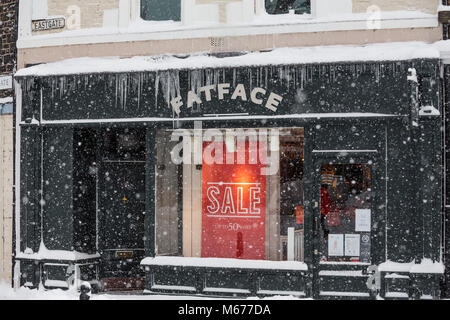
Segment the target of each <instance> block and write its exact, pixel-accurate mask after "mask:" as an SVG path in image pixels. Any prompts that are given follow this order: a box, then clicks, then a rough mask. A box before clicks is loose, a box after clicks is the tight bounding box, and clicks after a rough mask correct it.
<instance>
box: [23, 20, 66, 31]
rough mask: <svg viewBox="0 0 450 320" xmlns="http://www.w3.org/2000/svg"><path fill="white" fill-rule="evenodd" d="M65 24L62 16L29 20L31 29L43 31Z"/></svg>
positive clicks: (58, 27) (59, 27)
mask: <svg viewBox="0 0 450 320" xmlns="http://www.w3.org/2000/svg"><path fill="white" fill-rule="evenodd" d="M65 26H66V19H65V18H64V17H58V18H51V19H40V20H33V21H32V22H31V29H32V31H45V30H52V29H62V28H64V27H65Z"/></svg>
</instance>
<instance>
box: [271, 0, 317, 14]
mask: <svg viewBox="0 0 450 320" xmlns="http://www.w3.org/2000/svg"><path fill="white" fill-rule="evenodd" d="M265 1H266V11H267V13H269V14H284V13H289V10H294V12H295V13H296V14H302V13H310V12H311V1H310V0H265Z"/></svg>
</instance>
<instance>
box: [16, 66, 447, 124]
mask: <svg viewBox="0 0 450 320" xmlns="http://www.w3.org/2000/svg"><path fill="white" fill-rule="evenodd" d="M412 66H414V67H416V68H417V69H418V73H419V74H420V72H421V69H423V70H425V71H424V72H426V73H425V75H427V76H428V75H429V76H430V77H431V80H436V79H438V78H437V76H438V75H436V73H437V72H438V67H437V62H436V61H434V60H414V61H410V62H383V63H380V62H377V63H359V64H351V63H348V64H323V65H300V66H298V65H297V66H295V65H294V66H266V67H246V68H243V67H242V68H223V69H204V70H172V71H159V72H138V73H119V74H90V75H70V76H57V77H56V76H55V77H42V78H39V79H38V80H34V82H33V85H30V82H31V79H28V78H19V79H18V80H19V81H21V83H22V86H24V91H23V97H24V99H28V101H29V102H26V101H25V100H24V101H25V110H30V111H27V112H24V113H23V117H22V119H23V120H25V118H26V117H28V116H29V114H30V112H31V109H34V111H33V112H35V113H36V112H37V114H39V106H40V104H39V99H37V98H36V91H39V89H40V88H42V99H43V119H44V120H69V119H119V118H143V117H155V118H167V119H171V118H172V117H173V116H176V114H174V112H173V110H172V108H171V107H170V106H169V104H168V101H170V100H171V99H173V98H175V97H176V96H178V94H180V95H181V97H182V100H183V102H184V106H182V107H181V113H180V115H179V117H180V118H185V117H196V116H203V115H204V114H214V113H218V114H224V113H248V114H250V115H268V116H272V115H289V114H297V113H324V112H326V113H342V112H369V113H384V114H396V115H409V113H410V106H409V92H410V91H409V84H408V81H407V80H406V79H407V78H406V77H407V73H408V68H410V67H412ZM213 79H214V81H213ZM436 81H437V80H436ZM216 82H217V83H230V85H231V88H230V93H229V94H228V95H226V96H225V98H224V100H221V101H220V103H217V102H218V98H217V92H216V91H212V98H211V101H210V102H208V101H206V99H205V96H204V93H199V94H200V97H201V99H202V101H203V103H202V104H201V105H196V104H194V107H193V108H191V109H188V108H187V94H188V91H189V90H191V89H192V87H194V88H195V87H196V86H204V85H206V84H210V83H216ZM239 83H241V84H243V85H244V86H245V88H246V94H247V98H248V99H247V101H242V100H241V99H240V98H237V99H236V100H232V99H231V95H232V93H233V90H234V88H235V86H236V85H237V84H239ZM430 84H431V87H430V89H429V90H426V91H425V92H423V93H422V95H421V99H422V100H423V101H426V102H433V105H435V106H438V105H439V101H438V89H437V88H436V87H437V84H436V82H433V81H431V82H430ZM258 86H259V87H262V88H264V89H266V90H267V94H266V96H265V98H264V103H263V105H257V104H254V103H252V102H251V101H250V97H249V95H250V90H251V89H253V88H254V87H258ZM28 90H31V91H28ZM386 90H389V94H386ZM436 90H437V91H436ZM271 92H273V93H276V94H280V95H282V96H283V101H282V103H281V104H280V106H279V107H278V110H277V111H276V112H275V113H274V112H273V111H271V110H269V109H267V108H265V107H264V105H265V103H266V101H267V99H268V96H269V94H270V93H271ZM36 119H38V117H37V118H36Z"/></svg>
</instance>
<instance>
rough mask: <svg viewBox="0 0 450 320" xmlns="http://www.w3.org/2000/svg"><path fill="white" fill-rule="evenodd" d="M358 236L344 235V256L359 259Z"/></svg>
mask: <svg viewBox="0 0 450 320" xmlns="http://www.w3.org/2000/svg"><path fill="white" fill-rule="evenodd" d="M360 239H361V237H360V235H359V234H346V235H345V255H346V256H347V257H359V244H360Z"/></svg>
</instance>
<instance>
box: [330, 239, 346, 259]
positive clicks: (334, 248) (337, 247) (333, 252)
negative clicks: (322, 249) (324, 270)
mask: <svg viewBox="0 0 450 320" xmlns="http://www.w3.org/2000/svg"><path fill="white" fill-rule="evenodd" d="M343 255H344V235H343V234H328V256H343Z"/></svg>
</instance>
